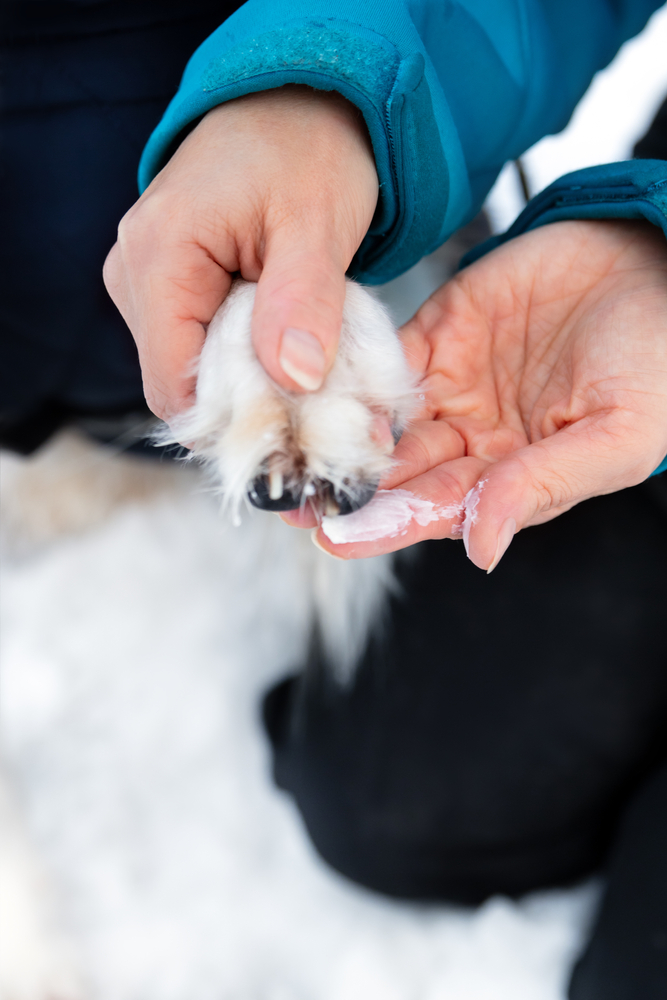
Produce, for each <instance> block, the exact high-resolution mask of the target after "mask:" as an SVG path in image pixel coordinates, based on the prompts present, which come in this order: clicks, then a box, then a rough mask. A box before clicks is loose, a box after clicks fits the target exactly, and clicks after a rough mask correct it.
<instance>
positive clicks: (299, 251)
mask: <svg viewBox="0 0 667 1000" xmlns="http://www.w3.org/2000/svg"><path fill="white" fill-rule="evenodd" d="M344 303H345V266H344V264H343V263H342V261H341V260H337V259H336V258H335V257H334V256H333V255H332V254H331V252H330V251H329V250H328V249H327V248H322V247H321V246H317V247H315V248H312V247H310V248H309V247H308V246H306V245H304V243H303V242H301V244H300V245H299V241H298V240H297V239H296V238H295V237H294V236H293V235H292V236H291V238H290V239H284V240H283V239H281V240H276V241H274V242H273V243H272V245H271V246H270V248H267V253H266V259H265V263H264V267H263V270H262V274H261V276H260V279H259V283H258V285H257V295H256V297H255V308H254V312H253V320H252V341H253V345H254V348H255V351H256V353H257V357H258V358H259V360H260V363H261V364H262V366H263V367H264V368H265V369H266V371H267V372H268V374H269V375H270V376H271V378H272V379H273V380H274V382H277V383H278V385H280V386H282V387H283V388H284V389H288V390H290V391H292V392H304V391H305V392H315V391H316V390H317V389H319V388H320V386H321V385H322V382H323V381H324V379H325V377H326V374H327V372H328V371H329V369H330V368H331V366H332V365H333V362H334V358H335V356H336V349H337V347H338V339H339V337H340V329H341V324H342V321H343V305H344Z"/></svg>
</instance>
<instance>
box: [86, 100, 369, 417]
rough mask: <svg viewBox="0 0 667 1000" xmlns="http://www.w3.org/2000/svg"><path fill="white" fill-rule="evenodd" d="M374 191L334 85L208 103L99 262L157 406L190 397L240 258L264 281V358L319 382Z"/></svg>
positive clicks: (350, 111)
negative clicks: (207, 339)
mask: <svg viewBox="0 0 667 1000" xmlns="http://www.w3.org/2000/svg"><path fill="white" fill-rule="evenodd" d="M377 197H378V180H377V174H376V171H375V162H374V159H373V153H372V150H371V146H370V140H369V139H368V135H367V132H366V127H365V124H364V121H363V118H362V117H361V114H360V113H359V112H358V111H357V109H356V108H355V107H353V105H351V104H349V103H348V102H347V101H345V100H344V99H343V98H342V97H340V96H339V95H338V94H334V93H323V92H321V91H314V90H311V89H310V88H308V87H297V86H290V87H283V88H280V89H278V90H270V91H265V92H262V93H259V94H250V95H248V96H247V97H242V98H238V99H237V100H234V101H230V102H229V103H227V104H222V105H220V106H219V107H217V108H215V109H214V110H213V111H210V112H209V113H208V114H207V115H205V116H204V118H203V119H202V121H201V122H200V123H199V124H198V125H197V127H196V128H195V129H194V130H193V131H192V132H191V133H190V134H189V135H188V136H187V137H186V138H185V139H184V140H183V142H182V143H181V145H180V146H179V148H178V149H177V150H176V152H175V153H174V155H173V156H172V158H171V159H170V160H169V162H168V163H167V164H166V166H165V167H164V168H163V170H162V171H161V172H160V173H159V174H158V176H157V177H156V178H155V180H154V181H153V183H152V184H151V185H150V187H149V188H148V189H147V190H146V191H145V192H144V194H143V195H142V196H141V198H139V200H138V201H137V203H136V204H135V205H134V206H133V207H132V208H131V209H130V211H129V212H128V213H127V215H126V216H125V217H124V218H123V220H122V222H121V224H120V226H119V230H118V242H117V243H116V244H115V246H114V247H113V249H112V250H111V252H110V254H109V256H108V258H107V261H106V264H105V269H104V280H105V283H106V286H107V289H108V291H109V294H110V295H111V297H112V299H113V300H114V302H115V303H116V305H117V307H118V309H119V310H120V312H121V313H122V315H123V318H124V319H125V321H126V322H127V325H128V326H129V328H130V330H131V331H132V334H133V335H134V338H135V340H136V342H137V347H138V350H139V358H140V361H141V367H142V372H143V377H144V389H145V393H146V399H147V401H148V405H149V406H150V408H151V409H152V410H153V412H154V413H156V414H157V416H159V417H161V418H162V419H163V420H166V421H169V420H170V419H171V418H172V417H174V416H175V415H176V414H177V413H179V412H180V411H182V410H184V409H186V408H187V407H189V406H190V405H191V404H192V402H193V399H194V389H195V382H196V377H195V374H194V367H195V362H196V359H197V358H198V357H199V354H200V352H201V348H202V344H203V342H204V337H205V333H206V327H207V324H208V323H209V321H210V320H211V318H212V316H213V314H214V313H215V311H216V309H217V308H218V306H219V305H220V303H221V302H222V301H223V299H224V298H225V296H226V294H227V292H228V290H229V287H230V284H231V278H232V274H233V273H234V272H236V271H240V272H241V275H242V277H244V278H246V279H247V280H249V281H258V282H259V284H258V289H257V298H256V304H255V311H254V315H253V330H252V334H253V344H254V346H255V350H256V352H257V355H258V357H259V360H260V361H261V363H262V364H263V366H264V368H265V369H266V371H267V372H268V373H269V375H270V376H271V377H272V378H273V379H274V381H275V382H277V383H278V384H279V385H281V386H283V388H285V389H288V390H291V391H295V392H301V391H304V390H306V391H308V390H314V389H316V388H318V387H319V385H320V384H321V382H322V380H323V378H324V376H325V374H326V372H327V371H328V370H329V368H330V367H331V365H332V364H333V360H334V357H335V353H336V345H337V342H338V336H339V333H340V327H341V320H342V312H343V302H344V299H345V272H346V270H347V268H348V266H349V264H350V261H351V260H352V257H353V256H354V253H355V252H356V250H357V248H358V246H359V244H360V243H361V240H362V239H363V237H364V236H365V234H366V231H367V229H368V227H369V226H370V223H371V220H372V218H373V213H374V211H375V206H376V203H377ZM286 331H290V332H288V333H286Z"/></svg>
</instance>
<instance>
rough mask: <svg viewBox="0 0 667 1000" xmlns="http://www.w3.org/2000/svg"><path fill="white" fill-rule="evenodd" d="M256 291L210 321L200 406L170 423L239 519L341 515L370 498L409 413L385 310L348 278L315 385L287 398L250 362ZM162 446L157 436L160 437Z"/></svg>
mask: <svg viewBox="0 0 667 1000" xmlns="http://www.w3.org/2000/svg"><path fill="white" fill-rule="evenodd" d="M255 288H256V286H255V285H254V284H252V283H249V282H246V281H236V282H235V283H234V285H233V286H232V289H231V291H230V293H229V295H228V296H227V298H226V299H225V301H224V303H223V304H222V306H221V307H220V309H219V310H218V311H217V313H216V314H215V316H214V317H213V319H212V321H211V323H210V325H209V328H208V332H207V335H206V341H205V344H204V348H203V350H202V353H201V358H200V361H199V368H198V377H197V401H196V403H195V405H194V406H193V407H192V409H190V410H189V411H188V412H187V413H185V414H183V415H182V416H181V417H179V418H178V420H177V421H175V422H174V423H172V425H171V431H170V433H171V434H172V435H173V438H172V437H170V438H169V440H178V441H183V442H189V443H190V444H191V447H192V450H193V452H194V454H195V455H199V456H201V457H203V458H204V459H205V460H206V461H207V463H208V465H209V467H210V468H211V469H212V471H213V472H214V475H215V478H216V480H217V482H218V483H219V486H220V489H221V491H222V493H223V495H224V497H225V502H226V504H227V505H229V506H230V507H231V508H232V510H233V512H234V513H235V514H236V512H237V511H238V508H239V506H240V504H241V503H242V502H243V501H244V500H249V502H250V503H251V504H253V505H254V506H255V507H260V508H262V509H263V510H273V511H285V510H294V509H296V508H298V507H300V506H302V505H304V504H305V503H310V504H311V505H312V506H313V507H314V508H315V509H316V511H317V512H318V513H320V514H328V515H329V516H332V515H335V514H349V513H351V512H352V511H353V510H357V509H359V508H360V507H362V506H363V505H364V504H365V503H367V502H368V501H369V500H370V499H371V498H372V497H373V495H374V493H375V491H376V489H377V485H378V482H379V480H380V477H381V476H382V474H383V473H384V472H385V471H386V470H387V469H388V468H389V467H390V466H391V464H392V457H391V455H392V452H393V449H394V443H395V441H396V440H398V437H400V434H401V433H402V431H403V429H404V428H405V426H406V424H407V422H408V420H409V418H410V416H411V413H412V411H413V408H414V398H415V392H414V386H415V380H414V376H413V374H412V372H411V371H410V368H409V366H408V364H407V362H406V359H405V356H404V354H403V349H402V347H401V344H400V341H399V339H398V337H397V335H396V330H395V328H394V326H393V324H392V322H391V320H390V318H389V316H388V315H387V313H386V312H385V310H384V308H383V306H382V305H381V304H380V303H379V302H378V301H377V300H376V299H375V298H373V296H372V295H371V294H370V293H369V292H367V291H365V290H364V289H363V288H361V287H360V286H359V285H356V284H355V283H354V282H352V281H348V282H347V293H346V300H345V308H344V313H343V325H342V329H341V338H340V345H339V348H338V353H337V355H336V360H335V362H334V365H333V367H332V369H331V371H330V372H329V374H328V376H327V378H326V380H325V382H324V384H323V386H322V388H321V389H320V390H319V391H318V392H313V393H289V392H286V391H285V390H284V389H282V388H280V387H279V386H278V385H276V384H275V383H274V382H273V381H272V380H271V379H270V378H269V376H268V375H267V374H266V372H265V371H264V369H263V368H262V366H261V365H260V363H259V361H258V360H257V357H256V355H255V352H254V349H253V346H252V342H251V336H250V325H251V318H252V310H253V304H254V300H255ZM163 440H164V439H163Z"/></svg>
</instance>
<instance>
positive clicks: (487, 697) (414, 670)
mask: <svg viewBox="0 0 667 1000" xmlns="http://www.w3.org/2000/svg"><path fill="white" fill-rule="evenodd" d="M400 572H401V582H402V585H403V596H401V597H397V598H394V599H393V600H392V607H391V614H390V616H389V622H388V625H387V627H386V630H385V632H384V635H383V636H382V638H381V639H379V640H378V641H375V642H372V643H371V644H370V645H369V648H368V649H367V651H366V654H365V656H364V658H363V661H362V662H361V664H360V666H359V670H358V673H357V675H356V678H355V680H354V682H353V684H352V685H351V686H350V687H348V688H340V687H338V686H337V685H336V684H335V683H333V682H332V681H331V680H330V677H329V675H328V674H327V671H326V666H325V664H323V662H322V660H321V658H320V656H319V655H318V653H317V651H315V652H314V653H313V655H312V657H311V660H310V662H309V663H308V665H307V668H306V670H305V671H304V672H303V673H301V674H299V675H298V676H297V677H295V678H292V679H291V680H288V681H286V682H285V683H283V684H282V685H280V686H279V687H278V688H276V689H274V690H273V691H272V692H271V693H270V694H269V695H268V697H267V699H266V702H265V719H266V723H267V727H268V730H269V733H270V736H271V740H272V743H273V750H274V762H275V778H276V781H277V782H278V784H279V785H281V786H282V787H283V788H285V789H287V790H289V791H290V792H291V793H292V795H293V796H294V797H295V799H296V802H297V804H298V806H299V808H300V810H301V812H302V815H303V818H304V821H305V823H306V826H307V828H308V831H309V833H310V836H311V837H312V839H313V842H314V843H315V845H316V847H317V848H318V850H319V852H320V853H321V855H322V856H323V857H324V858H325V859H326V860H327V861H328V862H329V863H330V864H331V865H333V867H334V868H336V869H337V870H338V871H340V872H342V873H343V874H345V875H347V876H348V877H349V878H351V879H353V880H354V881H356V882H360V883H362V884H363V885H366V886H369V887H370V888H373V889H376V890H378V891H380V892H383V893H388V894H391V895H394V896H398V897H404V898H411V899H422V900H449V901H455V902H462V903H478V902H481V901H482V900H484V899H485V898H487V897H488V896H490V895H492V894H493V893H509V894H510V895H519V894H521V893H524V892H527V891H529V890H533V889H538V888H541V887H546V886H555V885H567V884H568V883H570V882H572V881H574V880H576V879H579V878H581V877H583V876H585V875H588V874H589V873H591V872H593V871H597V870H599V869H600V868H603V867H605V865H606V864H607V862H608V859H609V858H610V857H611V867H610V883H609V891H608V894H607V897H606V901H605V903H604V906H603V910H602V915H601V918H600V921H599V924H598V928H597V931H596V933H595V935H594V938H593V941H592V944H591V946H590V949H589V951H588V953H587V955H586V956H585V958H584V959H583V961H582V963H581V964H580V966H579V968H578V970H577V972H576V975H575V977H574V980H573V985H572V991H571V997H572V1000H616V998H618V1000H658V998H661V1000H664V998H665V997H667V768H666V767H665V765H664V761H665V759H666V757H667V726H666V723H667V628H666V626H667V602H666V588H665V580H666V577H667V476H665V477H660V478H659V479H657V480H653V481H649V482H648V483H646V484H644V485H642V486H639V487H636V488H635V489H632V490H626V491H624V492H621V493H617V494H614V495H612V496H608V497H600V498H597V499H594V500H590V501H588V502H587V503H584V504H581V505H580V506H578V507H576V508H575V509H574V510H572V511H571V512H569V513H567V514H565V515H564V516H562V517H560V518H558V519H557V520H555V521H553V522H551V523H549V524H546V525H543V526H541V527H539V528H531V529H530V530H528V531H525V532H522V533H520V534H519V535H518V536H517V537H516V538H515V540H514V541H513V542H512V545H511V546H510V549H509V551H508V553H507V554H506V556H505V557H504V558H503V561H502V562H501V564H500V566H499V567H498V569H497V570H496V571H495V572H494V573H493V575H492V576H490V577H487V576H486V575H484V574H483V573H481V572H480V571H479V570H477V569H475V567H474V566H472V564H471V563H469V562H468V561H467V560H466V557H465V553H464V551H463V546H462V545H461V543H458V542H449V541H445V542H426V543H423V544H422V545H421V546H420V547H419V553H418V557H417V559H416V560H415V561H414V562H412V563H410V562H408V563H406V564H405V565H404V566H403V568H402V569H401V571H400ZM610 852H611V855H610ZM640 987H641V988H640Z"/></svg>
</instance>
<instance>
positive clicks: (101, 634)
mask: <svg viewBox="0 0 667 1000" xmlns="http://www.w3.org/2000/svg"><path fill="white" fill-rule="evenodd" d="M665 51H667V13H662V14H660V15H658V16H657V17H656V18H655V19H654V23H653V26H652V30H651V32H650V33H649V34H648V35H647V36H646V37H645V38H644V39H643V40H640V41H637V42H633V43H631V44H630V45H629V46H628V47H627V49H626V52H625V53H623V54H621V56H620V57H619V59H618V60H617V65H616V67H615V68H614V69H612V70H609V71H607V72H606V73H605V74H601V75H600V78H599V80H598V82H597V83H596V84H595V85H594V88H593V90H592V94H591V96H590V99H589V101H588V104H585V105H584V106H583V107H582V108H581V109H580V111H579V112H578V114H577V116H576V118H575V121H574V122H573V124H572V126H571V128H570V130H568V131H569V132H570V137H569V139H568V137H567V136H564V137H561V138H558V139H547V140H544V142H543V143H540V144H539V146H538V147H536V149H535V150H534V151H532V152H531V153H530V154H528V156H527V164H528V169H529V172H530V175H531V179H532V181H533V183H534V185H535V187H536V188H539V187H542V186H543V185H544V183H548V182H549V181H550V180H551V179H552V175H550V174H548V171H547V170H546V167H543V166H541V165H540V164H544V163H547V164H551V163H553V164H555V163H558V164H559V165H558V167H557V169H555V171H554V173H553V176H556V175H558V174H560V173H561V172H562V171H563V170H564V169H573V168H574V167H577V166H583V165H586V164H587V163H589V162H594V160H598V159H599V160H603V159H616V158H620V157H622V156H623V155H625V154H626V153H627V151H628V149H629V147H630V146H631V144H632V141H634V139H635V138H637V137H638V135H640V134H641V132H642V130H643V127H644V125H645V123H646V121H647V120H648V118H649V117H650V114H651V113H652V111H653V110H654V109H655V107H656V106H657V104H658V102H659V97H660V96H661V95H662V93H663V92H667V61H666V60H665V59H664V53H665ZM656 53H661V58H659V59H658V58H654V56H655V54H656ZM649 78H650V79H649ZM605 93H606V95H607V96H606V97H605V96H604V94H605ZM616 93H623V94H625V95H626V98H627V94H628V93H630V94H631V95H632V94H634V95H635V97H636V103H635V105H634V108H633V109H631V110H630V111H628V113H627V114H626V113H625V112H624V113H623V115H621V114H620V112H619V114H618V115H616V113H615V112H614V113H613V114H612V115H608V114H607V117H606V118H605V126H604V129H603V132H605V134H606V132H607V131H608V130H616V133H617V136H618V134H620V132H623V135H622V137H621V138H618V142H617V146H615V147H614V149H613V151H612V152H611V153H610V152H609V149H610V148H611V147H610V146H601V148H602V149H603V150H604V151H603V152H602V153H601V154H600V156H593V159H591V155H592V153H591V150H590V148H589V145H588V144H587V143H583V142H581V141H580V138H578V136H579V132H580V131H581V130H583V132H584V133H585V135H586V136H589V135H590V128H591V127H592V126H591V125H590V121H591V115H592V118H593V120H594V122H595V123H597V124H599V122H600V114H601V112H600V111H599V109H600V108H606V109H609V107H610V102H611V101H613V100H614V94H616ZM628 100H629V99H628ZM631 103H632V101H630V104H631ZM630 104H628V107H629V106H630ZM587 108H588V110H587ZM591 108H592V109H593V110H592V111H591V110H590V109H591ZM596 108H597V109H598V110H597V111H595V109H596ZM605 114H606V111H605ZM586 116H588V117H586ZM582 121H584V122H589V124H588V125H585V126H582V125H581V124H580V123H581V122H582ZM630 125H632V126H633V127H632V128H631V127H630ZM635 126H636V127H635ZM596 127H597V125H596ZM578 130H579V131H578ZM603 140H604V136H602V138H601V139H600V143H601V144H602V143H603ZM614 141H616V140H614ZM567 143H569V144H570V145H569V146H568V145H567ZM550 144H551V145H550ZM554 144H556V145H554ZM558 144H560V145H558ZM559 150H560V151H559ZM567 150H569V152H567ZM593 152H594V151H593ZM568 156H569V157H570V159H567V157H568ZM577 157H579V159H577ZM543 170H545V171H546V172H545V173H542V172H541V171H543ZM508 177H509V179H510V181H511V175H507V177H506V178H505V180H502V181H501V182H500V183H499V186H498V188H497V189H496V191H495V193H494V201H493V205H494V206H495V207H494V213H495V217H496V220H497V221H498V219H500V216H501V214H502V212H505V214H506V215H508V214H511V211H510V209H509V208H508V207H507V205H508V204H511V201H510V197H511V196H510V194H509V193H507V192H505V193H504V194H503V189H502V185H503V184H507V178H508ZM503 206H504V207H503ZM498 224H500V223H498ZM110 474H111V475H112V476H113V475H114V472H113V468H112V469H111V473H110ZM177 479H178V482H176V481H175V480H174V478H173V476H172V475H171V474H167V475H166V476H165V477H164V482H160V483H159V484H158V485H155V484H153V486H152V487H151V488H150V489H148V490H147V491H146V492H147V494H148V495H147V497H146V498H144V499H143V500H141V501H139V500H135V501H133V502H127V503H125V504H120V505H119V506H118V507H117V508H116V509H115V510H114V511H112V512H111V513H110V514H109V516H108V517H106V518H105V519H104V520H103V521H102V522H101V523H99V524H97V525H95V524H91V526H90V527H89V529H88V530H87V531H85V532H83V533H80V534H78V535H77V534H69V535H67V534H65V537H61V538H60V539H57V540H55V541H52V542H50V543H48V542H42V543H41V544H40V545H39V546H37V547H36V548H35V549H34V550H33V551H32V552H30V551H24V552H23V553H22V554H20V555H16V554H14V555H13V556H12V557H7V558H6V559H5V560H4V569H3V599H4V612H3V647H4V648H3V679H2V685H3V686H2V723H3V726H2V728H3V747H4V749H3V752H4V755H5V759H6V760H7V761H8V764H9V766H10V769H11V772H12V775H13V777H14V779H15V783H16V787H17V789H18V793H19V795H20V798H21V800H22V803H23V804H24V806H25V810H26V815H27V818H28V824H29V828H30V831H31V834H32V836H33V839H34V841H35V843H37V844H38V845H39V848H40V851H41V852H42V855H43V857H44V858H45V860H46V863H47V866H48V869H49V871H50V873H51V875H52V877H53V879H54V883H55V885H56V886H57V888H58V890H59V902H60V906H61V912H62V914H63V918H62V919H63V923H64V925H65V926H66V927H68V928H69V930H70V931H71V934H72V936H73V938H74V940H75V942H76V944H77V946H78V948H79V951H80V955H81V961H82V963H83V965H84V967H85V970H86V974H87V978H88V984H89V995H90V996H91V998H95V1000H228V998H229V1000H562V998H563V997H564V984H565V983H566V981H567V976H568V971H569V968H570V966H571V963H572V961H573V958H574V956H575V954H576V952H577V950H578V949H579V948H580V947H581V943H582V940H583V937H584V934H585V927H586V925H587V923H588V921H589V920H590V916H591V913H592V910H593V906H594V898H595V889H594V888H593V887H592V886H584V887H581V888H579V889H575V890H571V891H569V892H550V893H542V894H539V895H535V896H532V897H530V898H527V899H525V900H523V901H521V902H520V903H512V902H510V901H508V900H506V899H500V898H499V899H494V900H491V901H490V902H489V903H487V905H486V906H484V907H482V908H481V909H479V910H477V911H472V910H463V909H454V908H450V907H416V906H408V905H401V904H397V903H394V902H390V901H387V900H384V899H383V898H381V897H378V896H376V895H373V894H371V893H368V892H366V891H363V890H360V889H358V888H356V887H354V886H352V885H350V884H349V883H347V882H345V881H344V880H342V879H341V878H339V877H337V876H336V875H335V874H333V873H332V872H331V871H329V870H328V869H326V868H325V867H324V866H323V865H322V864H321V863H320V862H319V860H318V859H317V858H316V857H315V856H314V854H313V852H312V850H311V848H310V845H309V843H308V840H307V839H306V837H305V835H304V832H303V830H302V827H301V824H300V821H299V818H298V815H297V814H296V812H295V810H294V808H293V806H292V804H291V802H290V800H289V799H288V798H287V797H286V796H284V795H283V794H281V793H279V792H278V791H276V790H275V789H274V788H273V787H272V785H271V783H270V780H269V776H268V754H267V747H266V744H265V741H264V739H263V736H262V733H261V730H260V727H259V725H258V720H257V704H258V698H259V695H260V693H261V692H262V691H263V690H264V689H265V688H266V687H267V686H268V684H269V683H270V682H271V681H272V680H273V679H274V678H276V677H279V676H281V675H282V674H283V673H284V672H285V671H286V670H288V669H289V668H290V667H291V666H293V665H294V664H295V663H298V662H299V659H300V657H301V654H302V648H301V647H302V630H301V628H300V624H301V623H300V620H299V615H300V612H299V610H298V609H295V608H294V606H293V602H291V600H290V595H291V593H292V591H293V576H292V574H294V573H295V572H296V566H295V556H294V551H293V546H292V534H291V532H290V531H289V529H284V530H283V527H282V526H280V527H278V526H279V524H280V523H279V522H278V521H277V519H275V518H270V517H268V516H266V515H258V517H259V521H257V519H255V523H254V524H252V525H251V524H250V523H248V522H246V523H245V524H244V526H243V527H242V528H241V529H237V530H235V529H230V528H229V527H227V526H225V525H224V524H222V523H221V521H220V519H219V517H218V514H217V510H216V505H215V503H214V501H213V500H212V499H211V497H209V496H208V495H207V494H206V493H205V492H204V491H203V490H202V488H201V485H200V484H199V483H198V482H197V481H196V480H195V479H194V478H193V477H191V476H190V475H189V474H188V473H187V472H185V471H184V472H183V473H182V475H178V477H177ZM56 493H57V490H55V489H54V491H53V492H52V496H51V498H50V500H49V502H52V501H53V497H54V496H55V494H56ZM135 493H136V491H135ZM263 560H266V561H267V562H271V563H272V564H273V565H274V566H275V565H276V564H277V565H279V566H280V567H281V585H280V587H278V588H277V589H276V588H275V587H272V588H271V593H270V594H269V593H267V594H266V597H265V598H262V595H261V593H259V594H258V589H259V590H260V591H261V588H262V586H265V585H266V581H268V580H269V578H270V577H269V575H267V574H264V575H263V574H262V572H261V565H262V561H263ZM257 566H259V567H260V571H259V573H258V572H257V568H256V567H257ZM249 593H252V594H253V600H252V601H248V599H247V595H248V594H249ZM258 608H260V609H261V610H260V611H258Z"/></svg>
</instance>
